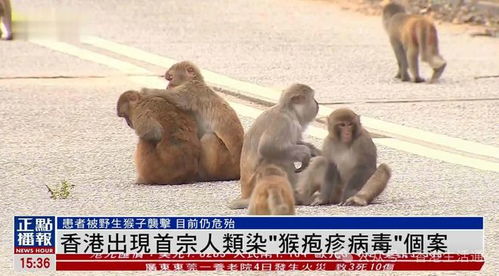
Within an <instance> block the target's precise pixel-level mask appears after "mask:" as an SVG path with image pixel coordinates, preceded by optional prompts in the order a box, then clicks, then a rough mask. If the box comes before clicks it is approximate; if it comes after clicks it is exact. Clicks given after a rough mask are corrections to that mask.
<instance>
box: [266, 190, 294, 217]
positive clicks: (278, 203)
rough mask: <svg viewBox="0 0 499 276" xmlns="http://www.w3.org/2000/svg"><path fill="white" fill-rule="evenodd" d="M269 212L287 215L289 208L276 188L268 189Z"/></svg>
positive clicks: (289, 211)
mask: <svg viewBox="0 0 499 276" xmlns="http://www.w3.org/2000/svg"><path fill="white" fill-rule="evenodd" d="M267 202H268V204H269V209H270V213H271V214H272V215H289V214H291V210H290V209H289V206H287V205H286V204H285V203H284V199H283V197H282V194H281V192H280V191H279V190H278V189H272V188H271V189H269V197H268V199H267Z"/></svg>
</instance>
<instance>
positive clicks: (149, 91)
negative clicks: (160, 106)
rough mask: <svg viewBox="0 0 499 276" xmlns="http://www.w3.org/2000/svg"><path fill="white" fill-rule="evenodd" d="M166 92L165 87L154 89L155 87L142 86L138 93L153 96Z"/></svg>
mask: <svg viewBox="0 0 499 276" xmlns="http://www.w3.org/2000/svg"><path fill="white" fill-rule="evenodd" d="M163 93H166V89H156V88H142V89H140V94H141V95H142V96H144V97H150V96H151V97H154V96H159V95H161V94H163Z"/></svg>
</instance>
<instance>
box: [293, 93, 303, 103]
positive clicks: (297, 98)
mask: <svg viewBox="0 0 499 276" xmlns="http://www.w3.org/2000/svg"><path fill="white" fill-rule="evenodd" d="M305 100H306V99H305V96H304V95H296V96H293V97H291V103H292V104H302V103H304V102H305Z"/></svg>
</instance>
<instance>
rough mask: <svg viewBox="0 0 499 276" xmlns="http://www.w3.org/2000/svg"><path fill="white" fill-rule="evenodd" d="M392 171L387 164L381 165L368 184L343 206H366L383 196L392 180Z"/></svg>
mask: <svg viewBox="0 0 499 276" xmlns="http://www.w3.org/2000/svg"><path fill="white" fill-rule="evenodd" d="M391 174H392V171H391V169H390V167H389V166H388V165H386V164H381V165H379V167H378V168H377V169H376V171H375V172H374V173H373V174H372V175H371V177H369V179H368V180H367V181H366V184H365V185H364V186H363V187H362V189H360V191H358V192H357V193H356V194H355V195H353V196H350V197H348V198H347V200H345V201H344V202H343V203H341V205H344V206H366V205H368V204H369V203H371V202H372V201H373V199H375V198H376V197H377V196H378V195H379V194H381V193H382V192H383V191H384V190H385V188H386V185H387V184H388V180H390V177H391Z"/></svg>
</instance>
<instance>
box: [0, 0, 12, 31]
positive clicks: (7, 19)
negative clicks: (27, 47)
mask: <svg viewBox="0 0 499 276" xmlns="http://www.w3.org/2000/svg"><path fill="white" fill-rule="evenodd" d="M0 21H1V24H0V35H1V38H2V39H4V40H12V8H11V5H10V0H0Z"/></svg>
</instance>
